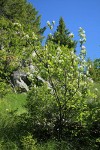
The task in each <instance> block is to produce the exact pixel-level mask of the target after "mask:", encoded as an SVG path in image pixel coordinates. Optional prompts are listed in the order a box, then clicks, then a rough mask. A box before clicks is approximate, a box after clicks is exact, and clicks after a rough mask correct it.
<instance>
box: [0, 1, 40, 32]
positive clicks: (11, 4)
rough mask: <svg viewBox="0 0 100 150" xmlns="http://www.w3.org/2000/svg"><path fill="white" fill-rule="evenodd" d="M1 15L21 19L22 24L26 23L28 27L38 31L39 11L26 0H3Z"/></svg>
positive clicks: (25, 25) (0, 7) (13, 19)
mask: <svg viewBox="0 0 100 150" xmlns="http://www.w3.org/2000/svg"><path fill="white" fill-rule="evenodd" d="M0 16H1V17H5V18H7V19H9V20H10V21H14V22H16V21H17V22H18V21H19V22H20V23H21V24H24V27H25V28H26V29H27V28H28V27H29V26H30V27H31V28H33V31H36V32H37V31H38V30H39V27H40V16H38V11H36V9H35V8H34V7H33V6H32V5H31V4H29V3H28V2H27V1H26V0H6V1H4V0H1V1H0Z"/></svg>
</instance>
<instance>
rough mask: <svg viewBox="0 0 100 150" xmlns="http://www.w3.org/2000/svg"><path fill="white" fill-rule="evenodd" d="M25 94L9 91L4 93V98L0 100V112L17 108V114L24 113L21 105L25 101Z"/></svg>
mask: <svg viewBox="0 0 100 150" xmlns="http://www.w3.org/2000/svg"><path fill="white" fill-rule="evenodd" d="M26 96H27V95H26V94H16V93H11V94H8V95H6V97H5V98H3V99H2V100H0V114H3V113H6V112H10V111H13V110H18V111H17V114H18V115H19V114H21V113H24V112H25V111H26V110H25V108H24V107H23V105H25V102H26Z"/></svg>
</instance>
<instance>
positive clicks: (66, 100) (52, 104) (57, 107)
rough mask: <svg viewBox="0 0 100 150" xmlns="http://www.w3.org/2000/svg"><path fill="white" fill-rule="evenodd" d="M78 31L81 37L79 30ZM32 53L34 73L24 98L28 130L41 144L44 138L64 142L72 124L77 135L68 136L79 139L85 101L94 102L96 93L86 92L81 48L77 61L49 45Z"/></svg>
mask: <svg viewBox="0 0 100 150" xmlns="http://www.w3.org/2000/svg"><path fill="white" fill-rule="evenodd" d="M80 30H81V31H79V32H80V34H82V32H83V29H82V28H81V29H80ZM84 36H85V35H84ZM82 38H84V37H82ZM82 43H84V39H82ZM82 43H81V44H82ZM35 52H36V56H35V57H34V58H33V63H34V65H35V66H36V68H37V72H36V75H34V76H33V78H32V80H33V84H34V88H32V89H31V91H30V92H29V94H28V98H27V105H26V107H27V109H28V113H29V118H30V120H31V121H30V122H31V125H32V126H33V128H34V130H35V131H33V130H32V132H33V134H34V135H35V136H36V137H37V138H39V139H41V140H44V139H46V137H48V138H50V137H53V138H55V139H56V138H57V139H58V140H61V139H67V138H68V137H67V136H68V135H66V133H67V128H68V127H69V126H73V123H75V124H76V125H74V126H76V128H77V131H76V132H74V131H73V130H71V131H70V132H69V131H68V133H69V134H70V137H71V136H72V135H73V136H76V137H77V136H79V135H78V132H79V133H81V132H82V130H81V129H80V128H81V127H82V126H86V125H87V122H86V120H87V118H88V117H89V109H88V103H87V101H88V100H90V99H92V98H93V99H95V98H96V93H93V92H92V91H91V90H90V87H91V86H92V83H93V80H92V79H91V78H90V77H88V71H87V72H86V66H87V63H86V61H85V55H86V49H85V46H83V45H81V52H80V56H79V57H77V56H76V54H75V53H74V48H72V49H69V48H68V47H67V46H58V47H57V45H56V44H54V43H53V42H52V41H49V42H48V43H47V45H46V46H45V48H40V49H38V51H35ZM36 77H41V78H42V81H43V83H42V84H41V85H39V84H38V85H37V83H36ZM35 84H36V85H35ZM48 116H49V118H48ZM78 126H80V128H78ZM37 128H38V130H37ZM41 128H42V130H41ZM82 128H83V127H82ZM43 131H44V133H45V134H43ZM73 132H74V134H73ZM48 133H49V134H48ZM45 135H46V136H45Z"/></svg>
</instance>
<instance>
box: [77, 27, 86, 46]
mask: <svg viewBox="0 0 100 150" xmlns="http://www.w3.org/2000/svg"><path fill="white" fill-rule="evenodd" d="M78 32H79V36H80V43H81V45H82V44H83V43H85V42H86V35H85V31H84V30H83V29H82V28H81V27H80V28H79V31H78Z"/></svg>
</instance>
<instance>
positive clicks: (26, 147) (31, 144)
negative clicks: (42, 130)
mask: <svg viewBox="0 0 100 150" xmlns="http://www.w3.org/2000/svg"><path fill="white" fill-rule="evenodd" d="M21 143H22V149H23V150H37V148H36V141H35V140H34V139H33V137H32V135H30V134H29V135H28V136H23V137H22V139H21Z"/></svg>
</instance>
